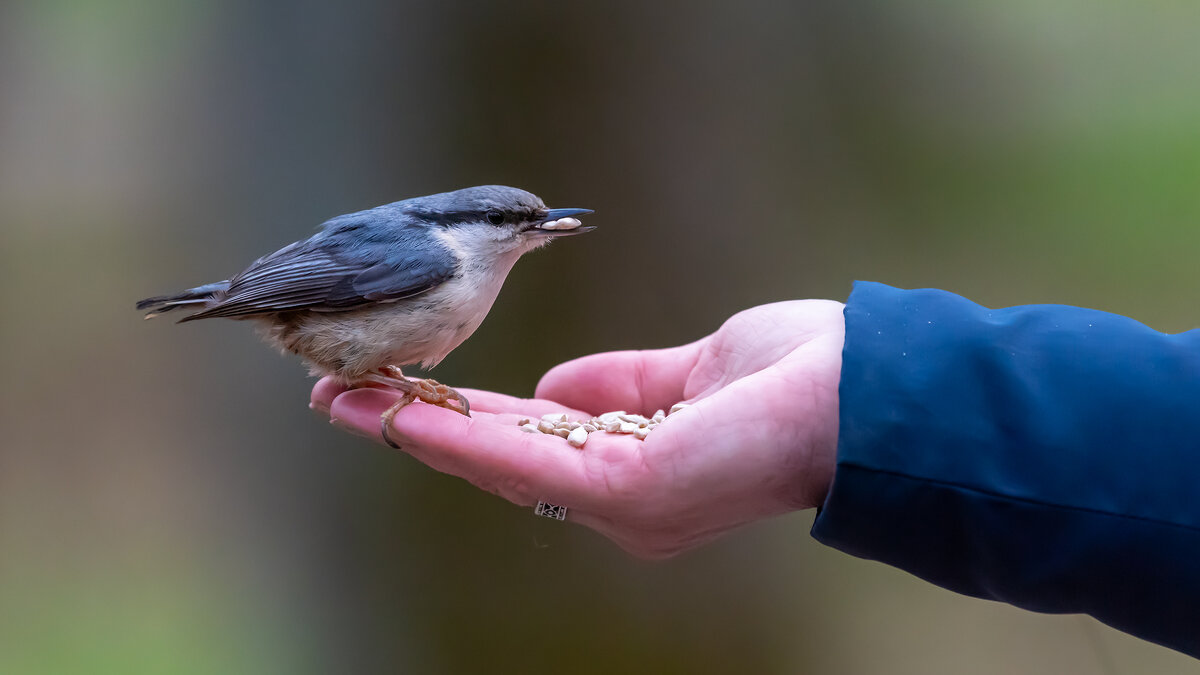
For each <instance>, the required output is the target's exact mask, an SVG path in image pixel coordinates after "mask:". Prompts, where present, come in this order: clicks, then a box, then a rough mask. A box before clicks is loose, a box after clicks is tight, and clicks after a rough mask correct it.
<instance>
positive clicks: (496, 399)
mask: <svg viewBox="0 0 1200 675" xmlns="http://www.w3.org/2000/svg"><path fill="white" fill-rule="evenodd" d="M458 391H460V392H462V394H463V395H464V396H466V397H467V399H468V400H470V401H471V410H472V411H475V410H484V411H487V412H490V413H513V414H516V415H524V416H525V417H531V418H534V419H537V418H539V417H541V416H542V415H550V414H558V413H567V416H568V417H570V418H571V419H587V418H589V417H591V415H590V414H589V413H586V412H584V411H582V410H575V409H573V408H570V407H568V406H565V405H563V404H562V403H558V402H557V401H548V400H546V399H539V398H518V397H516V396H509V395H507V394H500V393H497V392H494V391H486V390H483V389H463V388H459V389H458Z"/></svg>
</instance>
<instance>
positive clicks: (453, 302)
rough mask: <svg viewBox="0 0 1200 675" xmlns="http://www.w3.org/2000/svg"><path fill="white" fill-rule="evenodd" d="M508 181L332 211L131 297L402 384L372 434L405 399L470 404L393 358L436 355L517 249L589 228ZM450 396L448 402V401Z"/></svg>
mask: <svg viewBox="0 0 1200 675" xmlns="http://www.w3.org/2000/svg"><path fill="white" fill-rule="evenodd" d="M587 213H591V211H590V210H588V209H548V208H546V205H545V204H544V203H543V202H542V200H541V199H539V198H538V197H537V196H535V195H533V194H530V193H528V192H526V191H524V190H518V189H517V188H511V187H505V186H502V185H485V186H480V187H472V188H466V189H463V190H456V191H454V192H443V193H440V194H435V195H428V196H425V197H414V198H412V199H406V200H404V201H399V202H395V203H392V204H385V205H384V206H378V207H376V208H373V209H369V210H366V211H359V212H358V213H351V214H347V215H344V216H338V217H336V218H333V219H331V220H329V221H327V222H325V223H324V224H323V225H321V227H320V231H319V232H317V233H316V234H315V235H313V236H312V237H310V238H308V239H305V240H303V241H298V242H295V243H293V244H291V245H289V246H285V247H283V248H281V249H279V250H278V251H276V252H274V253H272V254H270V255H267V256H263V257H262V258H259V259H258V260H256V261H254V262H253V263H252V264H251V265H250V266H249V267H248V268H246V270H245V271H243V272H241V273H240V274H237V275H235V276H234V277H232V278H230V279H228V280H226V281H218V282H216V283H212V284H205V285H203V286H197V287H196V288H192V289H189V290H186V291H183V292H182V293H178V294H175V295H167V296H160V297H154V298H146V299H145V300H142V301H140V302H138V303H137V308H138V309H140V310H149V312H148V313H147V314H146V318H147V319H151V318H154V317H155V316H158V315H160V314H164V313H166V312H170V311H174V310H176V309H180V308H183V309H185V310H186V309H192V310H199V311H196V312H195V313H193V314H190V315H187V316H185V317H183V318H181V319H180V320H179V321H180V323H182V322H184V321H194V320H196V319H208V318H213V317H227V318H231V319H251V320H253V321H256V322H257V323H258V324H259V328H260V333H261V335H262V336H263V338H264V339H265V340H266V341H267V342H268V343H270V344H272V345H274V346H276V347H278V348H279V349H280V350H282V351H285V352H291V353H293V354H297V355H299V356H300V357H301V358H302V359H304V361H306V362H307V363H308V365H309V371H310V373H311V374H313V375H317V376H324V375H332V376H334V377H335V378H337V379H338V380H339V381H340V382H341V383H342V384H345V385H347V386H358V385H365V384H369V383H377V384H383V385H385V386H388V387H392V388H394V389H397V390H399V391H401V392H403V394H404V395H403V396H401V398H400V400H398V401H397V402H396V403H395V405H393V406H392V407H390V408H388V410H387V411H385V412H384V413H383V415H382V417H381V418H380V428H381V432H382V434H383V439H384V440H385V441H386V442H387V443H388V444H389V445H391V446H392V447H396V448H398V447H399V446H398V445H396V443H395V442H393V441H392V439H391V438H390V437H389V436H388V430H389V429H390V428H391V425H392V419H393V418H394V417H395V416H396V413H397V412H398V411H399V410H400V409H401V408H403V407H404V406H405V405H408V404H409V403H411V402H412V401H413V400H415V399H420V400H422V401H425V402H427V403H432V404H434V405H439V406H441V407H445V408H449V409H451V410H456V411H458V412H461V413H462V414H464V415H467V416H470V403H469V402H468V401H467V399H466V398H465V397H464V396H463V395H462V394H460V393H458V392H457V391H455V390H454V389H451V388H450V387H447V386H446V385H444V384H439V383H438V382H436V381H434V380H428V379H426V380H416V379H409V378H407V377H405V376H404V374H403V373H402V372H401V370H400V367H401V366H406V365H411V364H418V363H419V364H421V366H422V367H423V368H431V367H433V366H435V365H437V364H438V363H439V362H440V361H441V360H442V359H444V358H446V355H447V354H449V353H450V352H451V351H453V350H454V348H455V347H457V346H459V345H460V344H462V343H463V341H464V340H466V339H467V338H468V337H470V336H471V334H472V333H474V332H475V329H477V328H479V324H481V323H482V322H483V318H484V317H485V316H487V313H488V310H490V309H491V308H492V303H493V302H494V301H495V300H496V296H497V294H499V292H500V287H501V286H502V285H503V284H504V279H505V278H506V277H507V276H508V273H509V271H510V270H511V269H512V267H513V265H514V264H515V263H516V262H517V259H518V258H520V257H521V255H522V254H524V253H527V252H529V251H532V250H533V249H535V248H538V247H539V246H543V245H545V244H546V243H548V242H550V241H551V240H553V239H557V238H559V237H565V236H570V235H574V234H581V233H583V232H589V231H591V230H593V229H595V228H594V227H584V226H582V225H581V223H580V222H579V220H578V219H576V218H575V216H580V215H584V214H587ZM450 401H457V402H458V406H455V405H453V404H451V403H450Z"/></svg>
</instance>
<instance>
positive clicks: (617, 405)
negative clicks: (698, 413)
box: [536, 337, 708, 415]
mask: <svg viewBox="0 0 1200 675" xmlns="http://www.w3.org/2000/svg"><path fill="white" fill-rule="evenodd" d="M707 342H708V338H707V337H706V338H703V339H700V340H697V341H696V342H693V343H691V344H686V345H683V346H681V347H671V348H669V349H647V350H638V351H621V352H605V353H602V354H592V355H590V356H584V357H582V358H578V359H575V360H574V361H567V362H566V363H563V364H559V365H557V366H555V367H554V368H551V369H550V372H548V373H546V374H545V375H543V376H542V380H541V382H539V383H538V386H537V394H536V396H537V397H538V398H545V399H550V400H552V401H557V402H559V403H564V404H566V405H568V406H570V407H572V408H576V409H578V410H584V411H587V412H590V413H592V414H593V415H597V414H600V413H603V412H608V411H610V410H628V411H629V412H637V413H641V414H646V415H648V414H651V413H653V412H654V411H655V410H657V409H660V408H662V409H666V408H669V407H671V405H673V404H675V403H678V402H679V401H680V400H682V399H683V390H684V386H685V385H686V384H687V379H688V375H690V374H691V372H692V369H693V368H694V367H695V365H696V361H697V360H698V359H699V358H700V353H701V350H703V348H704V345H705V344H706V343H707Z"/></svg>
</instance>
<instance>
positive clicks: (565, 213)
mask: <svg viewBox="0 0 1200 675" xmlns="http://www.w3.org/2000/svg"><path fill="white" fill-rule="evenodd" d="M588 213H592V210H591V209H549V210H547V211H546V214H545V215H544V216H543V217H542V219H541V220H539V221H538V222H537V224H536V225H534V226H533V228H531V229H530V230H529V232H530V233H531V234H535V235H540V236H547V237H565V236H568V235H572V234H583V233H584V232H591V231H592V230H594V229H596V228H595V227H592V226H588V225H580V224H579V220H578V219H577V218H576V217H575V216H582V215H586V214H588Z"/></svg>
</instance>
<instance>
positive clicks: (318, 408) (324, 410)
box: [308, 401, 329, 415]
mask: <svg viewBox="0 0 1200 675" xmlns="http://www.w3.org/2000/svg"><path fill="white" fill-rule="evenodd" d="M308 409H309V410H311V411H313V412H314V413H316V414H318V415H328V414H329V406H327V405H325V404H324V403H319V402H317V401H310V402H309V404H308Z"/></svg>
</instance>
